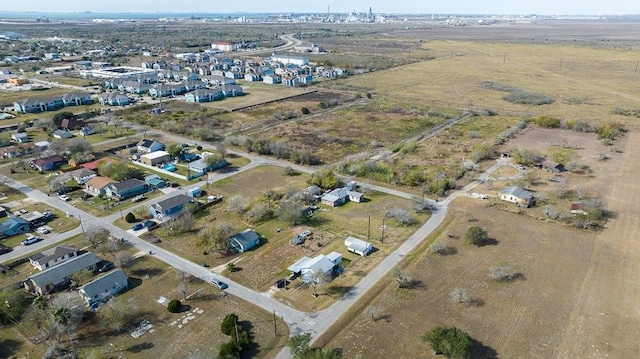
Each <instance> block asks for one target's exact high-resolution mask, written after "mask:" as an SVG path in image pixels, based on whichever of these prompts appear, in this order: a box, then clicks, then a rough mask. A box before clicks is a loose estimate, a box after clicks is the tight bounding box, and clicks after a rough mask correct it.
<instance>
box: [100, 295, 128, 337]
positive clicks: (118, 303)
mask: <svg viewBox="0 0 640 359" xmlns="http://www.w3.org/2000/svg"><path fill="white" fill-rule="evenodd" d="M137 313H138V308H137V306H136V305H135V303H134V301H133V298H129V299H128V300H127V301H124V300H123V299H122V298H121V297H114V298H111V299H110V300H109V301H108V302H106V303H105V304H104V305H102V307H101V309H100V311H99V312H98V320H99V321H100V324H101V325H102V326H103V327H105V328H109V329H111V330H113V331H115V332H120V331H122V329H124V328H125V327H126V326H127V324H128V323H131V322H133V321H134V319H135V317H136V314H137Z"/></svg>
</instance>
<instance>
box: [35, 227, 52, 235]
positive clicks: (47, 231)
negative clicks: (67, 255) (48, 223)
mask: <svg viewBox="0 0 640 359" xmlns="http://www.w3.org/2000/svg"><path fill="white" fill-rule="evenodd" d="M36 232H38V233H40V234H47V233H49V232H50V231H49V229H47V227H38V229H36Z"/></svg>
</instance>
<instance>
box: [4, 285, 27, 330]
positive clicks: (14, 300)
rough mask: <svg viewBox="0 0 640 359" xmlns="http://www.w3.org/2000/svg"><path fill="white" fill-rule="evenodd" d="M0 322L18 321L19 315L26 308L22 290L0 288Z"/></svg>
mask: <svg viewBox="0 0 640 359" xmlns="http://www.w3.org/2000/svg"><path fill="white" fill-rule="evenodd" d="M0 306H2V308H1V309H0V324H3V325H4V324H9V323H11V322H18V320H19V319H20V316H22V314H23V313H24V311H25V309H26V308H27V300H26V298H25V296H24V291H21V290H0Z"/></svg>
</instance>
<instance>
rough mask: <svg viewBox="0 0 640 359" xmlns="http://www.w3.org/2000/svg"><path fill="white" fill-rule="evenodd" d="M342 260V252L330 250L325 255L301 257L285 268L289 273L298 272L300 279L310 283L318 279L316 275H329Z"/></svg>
mask: <svg viewBox="0 0 640 359" xmlns="http://www.w3.org/2000/svg"><path fill="white" fill-rule="evenodd" d="M340 262H342V254H340V253H338V252H331V253H329V254H327V255H324V254H320V255H318V256H316V257H313V258H309V257H302V258H300V259H299V260H297V261H296V262H295V263H294V264H292V265H291V266H289V268H287V269H288V270H289V271H290V272H291V273H300V277H301V278H302V281H303V282H305V283H311V282H312V281H316V282H317V281H318V278H317V277H316V276H317V275H326V276H330V274H331V272H332V271H333V268H335V267H336V266H338V265H339V264H340Z"/></svg>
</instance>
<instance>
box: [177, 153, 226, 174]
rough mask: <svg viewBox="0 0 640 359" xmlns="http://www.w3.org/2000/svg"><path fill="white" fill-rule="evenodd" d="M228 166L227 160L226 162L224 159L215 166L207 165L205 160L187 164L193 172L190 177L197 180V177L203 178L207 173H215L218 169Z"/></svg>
mask: <svg viewBox="0 0 640 359" xmlns="http://www.w3.org/2000/svg"><path fill="white" fill-rule="evenodd" d="M226 165H227V160H225V159H224V158H223V159H222V160H221V161H220V162H218V163H214V164H213V165H209V164H207V161H205V159H204V158H201V159H199V160H196V161H193V162H190V163H189V164H187V167H188V168H189V171H190V172H191V175H190V176H189V177H190V178H196V177H200V176H203V175H204V174H205V173H207V172H210V171H213V170H215V169H218V168H222V167H224V166H226Z"/></svg>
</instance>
